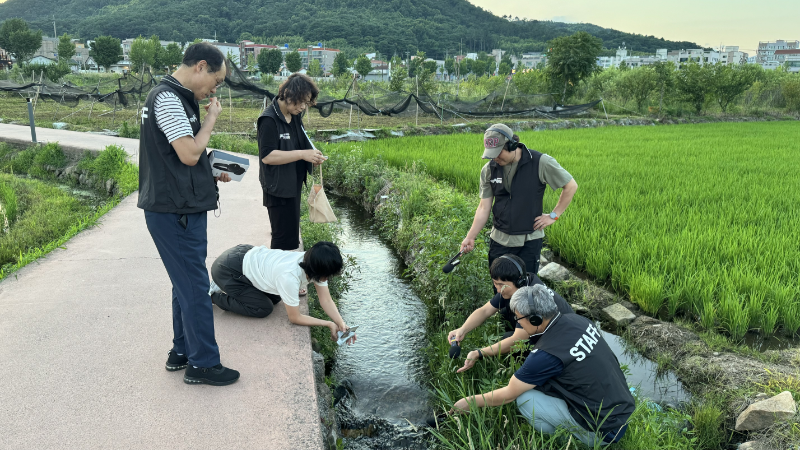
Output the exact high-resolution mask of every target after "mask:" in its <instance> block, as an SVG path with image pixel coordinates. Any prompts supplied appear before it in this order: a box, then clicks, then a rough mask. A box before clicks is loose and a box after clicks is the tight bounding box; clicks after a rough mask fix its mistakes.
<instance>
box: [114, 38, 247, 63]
mask: <svg viewBox="0 0 800 450" xmlns="http://www.w3.org/2000/svg"><path fill="white" fill-rule="evenodd" d="M136 39H137V38H128V39H124V40H123V41H122V59H124V60H125V61H129V60H130V57H129V55H130V54H131V44H133V41H134V40H136ZM145 39H147V38H145ZM158 42H159V43H161V48H163V49H166V48H167V46H168V45H169V44H174V43H176V42H175V41H161V40H159V41H158ZM177 44H178V45H180V43H177ZM236 49H237V50H236V54H237V55H238V54H239V50H238V49H239V46H238V45H237V46H236ZM223 53H224V52H223Z"/></svg>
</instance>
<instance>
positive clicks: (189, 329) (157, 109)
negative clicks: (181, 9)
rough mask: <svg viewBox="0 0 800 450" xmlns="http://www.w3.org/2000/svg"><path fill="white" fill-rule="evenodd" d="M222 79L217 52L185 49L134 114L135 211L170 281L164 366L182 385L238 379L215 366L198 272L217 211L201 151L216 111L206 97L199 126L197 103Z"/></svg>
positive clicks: (204, 46)
mask: <svg viewBox="0 0 800 450" xmlns="http://www.w3.org/2000/svg"><path fill="white" fill-rule="evenodd" d="M226 74H227V68H226V66H225V57H224V56H223V55H222V52H220V51H219V49H217V48H216V47H214V46H213V45H211V44H208V43H205V42H202V43H199V44H194V45H191V46H189V47H188V48H187V49H186V52H185V53H184V56H183V64H181V66H180V67H178V70H176V71H175V73H173V74H172V75H167V76H165V77H164V79H163V80H162V81H161V83H159V84H158V86H156V87H155V88H153V90H152V91H150V93H149V94H148V95H147V100H146V101H145V106H144V108H142V127H141V137H140V138H139V203H138V206H139V208H142V209H143V210H144V217H145V221H146V222H147V229H148V230H149V231H150V236H152V238H153V242H154V243H155V244H156V248H157V249H158V254H159V255H160V256H161V261H162V262H163V263H164V267H165V268H166V269H167V273H168V274H169V278H170V281H172V328H173V333H174V337H173V340H172V350H170V351H169V356H168V358H167V364H166V368H167V370H169V371H177V370H181V369H186V373H185V374H184V377H183V381H184V382H185V383H187V384H210V385H214V386H224V385H228V384H231V383H233V382H235V381H236V380H238V379H239V372H237V371H235V370H231V369H228V368H226V367H223V366H222V364H220V359H219V348H218V347H217V341H216V339H215V338H214V314H213V308H212V304H211V297H210V296H209V294H208V291H209V285H210V282H209V279H208V272H207V271H206V253H207V247H208V236H207V233H206V231H207V226H208V215H207V212H208V211H211V210H214V209H216V208H217V187H216V181H217V180H215V179H214V177H213V175H212V174H211V164H209V160H208V155H207V154H206V145H208V140H209V139H210V138H211V130H212V129H213V128H214V124H215V123H216V121H217V117H219V114H220V112H222V106H221V105H220V103H219V100H217V99H216V98H214V97H212V98H210V99H209V103H208V104H207V105H205V109H206V112H207V113H208V114H207V115H206V119H205V121H204V122H203V124H202V126H201V125H200V106H199V104H198V101H200V100H203V99H205V98H206V97H208V96H210V95H212V94H214V93H216V91H217V88H218V87H219V86H220V85H221V84H222V83H223V82H224V81H225V76H226ZM219 180H220V181H224V182H227V181H230V177H229V176H228V175H227V174H224V175H223V176H221V177H220V178H219Z"/></svg>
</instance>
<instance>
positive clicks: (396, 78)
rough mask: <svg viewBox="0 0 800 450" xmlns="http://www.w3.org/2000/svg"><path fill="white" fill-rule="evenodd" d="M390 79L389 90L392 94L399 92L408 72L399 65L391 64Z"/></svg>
mask: <svg viewBox="0 0 800 450" xmlns="http://www.w3.org/2000/svg"><path fill="white" fill-rule="evenodd" d="M391 77H392V79H391V80H389V90H390V91H392V92H400V91H402V90H403V85H404V84H405V82H406V79H407V78H408V70H406V68H405V67H403V66H401V65H400V64H392V75H391Z"/></svg>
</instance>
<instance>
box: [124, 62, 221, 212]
mask: <svg viewBox="0 0 800 450" xmlns="http://www.w3.org/2000/svg"><path fill="white" fill-rule="evenodd" d="M163 91H169V92H172V93H174V94H176V95H177V96H178V98H179V99H180V101H181V103H182V104H183V109H184V110H185V112H186V117H187V118H189V124H190V125H191V126H192V134H193V135H195V136H196V135H197V132H198V131H200V106H199V105H198V104H197V100H196V99H195V98H194V93H192V91H190V90H189V89H186V88H185V87H183V86H181V85H180V83H178V82H177V81H176V80H175V79H174V78H172V77H171V76H169V75H167V76H166V77H164V79H163V80H161V83H159V84H158V85H157V86H156V87H154V88H153V90H151V91H150V93H149V94H147V100H145V103H144V108H142V126H141V134H140V137H139V200H138V203H137V206H138V207H139V208H141V209H144V210H145V211H153V212H160V213H176V214H192V213H198V212H203V211H210V210H213V209H216V208H217V189H216V183H215V182H214V176H213V175H212V174H211V164H210V163H209V161H208V158H207V157H205V155H201V156H200V159H199V160H198V161H197V164H195V165H194V166H187V165H186V164H184V163H182V162H181V160H180V158H178V154H177V153H176V152H175V149H174V148H172V145H171V144H170V143H169V141H168V140H167V136H166V135H165V134H164V132H162V131H161V130H160V129H159V128H158V124H157V123H156V117H155V99H156V95H158V94H159V93H160V92H163Z"/></svg>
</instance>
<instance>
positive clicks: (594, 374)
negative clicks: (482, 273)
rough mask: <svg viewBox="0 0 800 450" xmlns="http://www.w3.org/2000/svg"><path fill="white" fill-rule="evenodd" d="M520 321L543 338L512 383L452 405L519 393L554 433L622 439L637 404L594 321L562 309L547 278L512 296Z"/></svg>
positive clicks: (470, 405)
mask: <svg viewBox="0 0 800 450" xmlns="http://www.w3.org/2000/svg"><path fill="white" fill-rule="evenodd" d="M510 307H511V309H512V310H514V317H515V320H516V321H517V323H519V324H520V325H521V326H522V328H524V329H525V331H526V332H527V333H529V334H530V335H532V336H535V335H538V336H540V337H539V341H538V342H537V343H536V347H535V348H534V349H533V350H532V351H531V354H530V355H528V357H527V358H526V359H525V363H523V365H522V367H520V368H519V370H517V371H516V373H514V375H512V376H511V380H510V381H509V382H508V386H506V387H503V388H500V389H495V390H494V391H491V392H487V393H485V394H479V395H473V396H470V397H467V398H462V399H461V400H459V401H457V402H456V403H455V405H453V409H452V410H451V411H450V412H451V413H453V412H457V413H463V412H468V411H470V410H471V409H474V408H484V407H487V406H500V405H504V404H506V403H510V402H512V401H516V402H517V408H519V411H520V413H522V415H523V416H525V418H527V419H528V421H529V422H530V423H531V425H533V427H534V428H535V429H536V430H537V431H539V432H542V433H547V434H553V433H555V431H556V429H557V428H566V429H567V430H568V431H569V432H571V433H572V434H573V435H574V436H575V437H576V438H577V439H579V440H580V441H581V442H583V443H584V444H586V445H588V446H589V447H592V448H595V447H596V444H600V445H601V446H603V445H608V444H611V443H613V442H617V441H619V440H620V439H622V436H623V435H624V434H625V431H626V430H627V428H628V425H627V423H628V420H629V419H630V416H631V414H632V413H633V411H634V409H636V404H635V401H634V399H633V396H632V395H631V392H630V391H629V390H628V383H627V382H626V381H625V375H624V374H623V373H622V370H621V369H620V367H619V361H618V360H617V357H616V355H614V352H612V351H611V348H610V347H609V346H608V344H607V343H606V341H605V340H603V336H602V335H601V334H600V331H599V330H598V329H597V327H595V326H594V324H593V323H592V322H591V321H589V320H588V319H586V318H585V317H581V316H579V315H577V314H562V313H560V312H559V311H558V307H557V306H556V303H555V301H554V300H553V295H552V294H551V293H550V291H549V289H547V287H545V286H542V285H534V286H525V287H523V288H521V289H519V290H518V291H517V292H515V293H514V295H513V296H512V297H511V305H510Z"/></svg>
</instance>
